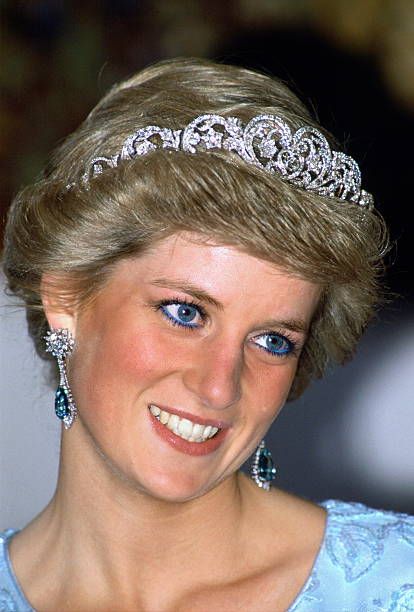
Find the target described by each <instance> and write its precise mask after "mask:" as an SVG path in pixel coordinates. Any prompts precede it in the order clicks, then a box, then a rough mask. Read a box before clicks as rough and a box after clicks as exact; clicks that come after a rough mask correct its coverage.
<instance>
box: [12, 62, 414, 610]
mask: <svg viewBox="0 0 414 612" xmlns="http://www.w3.org/2000/svg"><path fill="white" fill-rule="evenodd" d="M385 235H386V233H385V230H384V226H383V223H382V221H381V219H380V217H379V216H378V215H377V214H376V213H375V211H374V209H373V206H372V197H371V196H370V194H368V193H367V192H365V191H364V190H363V189H361V185H360V175H359V169H358V166H357V165H356V163H355V162H354V160H352V159H351V158H350V157H347V156H345V155H343V154H342V153H338V152H337V145H336V144H335V143H334V142H333V140H332V138H331V137H330V136H329V135H328V134H326V132H325V131H323V130H322V128H320V127H319V126H317V124H316V123H315V121H314V120H313V119H312V118H311V117H310V116H309V114H308V113H307V111H306V110H305V109H304V108H303V106H302V104H301V103H300V102H299V101H298V100H297V99H296V97H295V96H294V95H293V94H292V93H291V92H290V91H289V90H288V89H287V88H286V87H285V86H284V85H282V84H281V83H280V82H278V81H276V80H273V79H270V78H269V77H267V76H263V75H260V74H257V73H255V72H252V71H248V70H244V69H241V68H235V67H231V66H222V65H216V64H214V63H211V62H208V61H204V60H174V61H169V62H164V63H160V64H158V65H155V66H153V67H150V68H148V69H146V70H144V71H143V72H141V73H138V74H137V75H135V76H134V77H132V78H131V79H129V80H128V81H125V82H124V83H122V84H120V85H118V86H116V87H114V88H113V89H112V90H111V91H110V92H109V93H108V95H107V96H106V97H104V98H103V100H102V101H101V102H100V103H99V104H98V106H97V107H96V108H95V109H94V110H93V111H92V113H91V114H90V115H89V116H88V118H87V119H86V121H85V122H84V124H83V125H81V126H80V128H79V129H78V130H77V131H76V132H75V133H74V134H72V135H71V136H70V137H69V138H68V139H67V140H66V142H65V143H64V144H63V145H62V146H61V147H60V149H59V150H58V151H57V153H56V154H55V156H54V158H53V160H52V163H51V166H50V168H49V169H48V173H47V175H46V176H45V178H43V179H42V180H40V181H39V182H38V184H36V185H34V186H31V187H28V188H27V189H25V190H23V191H22V193H21V194H19V195H18V196H17V198H16V200H15V202H14V203H13V206H12V208H11V211H10V215H9V220H8V227H7V232H6V248H5V260H4V262H5V263H4V268H5V272H6V275H7V278H8V284H9V288H10V290H11V291H13V292H14V293H15V294H16V295H17V296H19V297H20V298H22V299H23V300H24V301H25V303H26V307H27V316H28V322H29V330H30V333H31V335H32V337H33V339H34V342H35V344H36V347H37V349H38V351H39V353H40V355H41V356H43V357H45V356H48V357H52V358H56V359H57V364H58V370H59V383H58V389H57V392H56V397H55V411H56V414H57V416H58V417H59V418H60V419H61V420H62V421H63V424H64V430H63V436H62V446H61V463H60V470H59V478H58V485H57V489H56V493H55V495H54V497H53V499H52V500H51V502H50V503H49V505H48V506H47V507H46V508H45V509H44V510H43V512H42V513H41V514H40V515H39V516H37V517H36V518H35V519H34V520H33V521H32V522H31V523H30V524H29V525H28V526H27V527H26V528H25V529H23V530H22V531H20V532H14V531H12V530H9V531H8V532H5V533H4V534H3V538H2V549H1V551H2V552H1V555H0V559H1V561H0V567H1V568H2V570H1V572H0V575H1V578H0V589H2V591H1V592H2V595H3V601H4V602H6V603H3V608H2V609H4V610H15V609H17V610H19V611H22V610H24V611H26V610H33V609H35V610H37V611H38V612H52V611H54V612H56V611H57V610H59V612H69V611H70V612H74V611H75V610H76V611H82V612H87V611H94V612H96V611H112V612H113V611H116V612H126V611H128V612H129V611H132V610H134V611H135V610H137V611H142V612H164V611H165V612H167V611H168V612H173V611H177V612H189V611H191V612H197V611H207V610H208V611H209V612H221V611H226V612H231V611H233V610H234V611H235V610H246V611H249V612H250V611H252V612H253V611H257V612H267V611H272V612H276V611H285V610H290V611H291V612H292V611H295V612H304V611H309V610H315V611H316V610H317V611H318V612H320V611H326V612H335V611H336V610H341V611H343V610H345V609H347V610H348V609H349V610H352V611H355V610H357V609H367V610H370V611H371V610H372V611H374V610H375V611H377V612H378V611H379V610H410V609H414V573H413V569H412V568H413V567H414V522H413V519H411V518H409V517H406V516H403V515H397V514H392V513H386V512H380V511H376V510H371V509H368V508H366V507H364V506H362V505H359V504H348V503H341V502H325V503H323V504H321V505H317V504H313V503H311V502H308V501H304V500H302V499H299V498H297V497H294V496H292V495H290V494H287V493H284V492H282V491H280V490H278V489H276V488H272V489H270V486H269V485H270V482H271V481H272V479H273V478H274V469H273V466H272V462H271V458H270V455H269V453H268V451H267V449H266V447H265V445H264V442H263V443H262V439H263V437H264V436H265V434H266V431H267V430H268V428H269V427H270V425H271V423H272V421H273V420H274V419H275V418H276V416H277V415H278V413H279V412H280V410H281V409H282V406H283V404H284V403H285V401H286V400H288V399H292V398H295V397H298V396H299V395H300V394H301V393H302V391H303V390H304V389H305V387H306V385H307V384H308V382H309V381H310V380H311V379H312V378H314V377H316V376H321V375H322V374H323V371H324V369H325V366H326V364H327V363H328V362H329V361H331V360H334V361H337V362H343V361H344V360H345V359H346V358H347V357H349V356H350V355H351V354H352V352H353V350H354V347H355V343H356V342H357V340H358V338H359V337H360V335H361V333H362V331H363V330H364V328H365V327H366V324H367V322H368V320H369V318H370V316H371V314H372V311H373V308H374V306H375V304H376V302H377V300H378V287H377V279H378V276H379V273H380V272H381V263H380V262H381V255H382V253H383V251H384V248H385V245H384V242H385V238H384V237H385ZM255 449H257V450H255ZM252 453H255V455H254V461H253V470H252V479H249V478H247V477H246V476H244V475H243V474H242V473H241V472H239V471H238V469H239V467H240V466H241V464H242V463H243V462H245V461H246V460H247V458H248V457H249V455H251V454H252ZM13 606H14V607H13ZM410 606H411V607H410Z"/></svg>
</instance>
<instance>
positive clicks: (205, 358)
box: [184, 341, 243, 410]
mask: <svg viewBox="0 0 414 612" xmlns="http://www.w3.org/2000/svg"><path fill="white" fill-rule="evenodd" d="M242 368H243V349H242V348H241V347H240V346H239V347H234V348H232V349H229V346H228V344H227V343H219V342H217V341H211V342H209V343H207V344H206V345H205V346H204V347H203V350H201V349H200V347H198V351H197V355H194V354H193V355H192V356H191V363H189V365H188V368H187V369H186V370H185V373H184V384H185V386H186V387H187V389H189V390H190V391H191V392H192V393H194V394H195V395H197V397H198V399H199V400H201V402H202V403H203V404H204V405H205V406H207V407H209V408H212V409H216V410H221V409H224V408H229V407H231V406H233V405H234V404H235V403H236V402H237V401H238V400H239V399H240V396H241V374H242Z"/></svg>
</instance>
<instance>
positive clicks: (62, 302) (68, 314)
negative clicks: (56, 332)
mask: <svg viewBox="0 0 414 612" xmlns="http://www.w3.org/2000/svg"><path fill="white" fill-rule="evenodd" d="M69 286H70V285H69V283H68V279H67V278H65V275H62V276H60V275H59V276H57V275H54V274H44V275H43V276H42V280H41V284H40V293H41V296H42V304H43V310H44V313H45V316H46V319H47V321H48V323H49V327H50V328H51V329H60V328H63V329H68V330H69V331H70V332H71V334H72V336H73V337H75V335H76V308H75V306H74V305H73V303H71V301H70V300H69V291H68V288H69ZM72 302H73V300H72Z"/></svg>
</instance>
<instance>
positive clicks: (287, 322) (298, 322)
mask: <svg viewBox="0 0 414 612" xmlns="http://www.w3.org/2000/svg"><path fill="white" fill-rule="evenodd" d="M151 285H156V286H157V287H164V288H167V289H176V290H177V291H182V292H183V293H187V294H188V295H191V296H192V297H194V298H195V299H197V300H200V301H201V302H207V303H209V304H212V305H213V306H215V307H216V308H217V309H218V310H224V306H223V304H222V303H221V302H219V301H218V300H216V298H214V297H213V296H212V295H210V294H209V293H208V292H207V291H206V290H205V289H202V288H201V287H198V286H197V285H194V284H193V283H190V282H188V281H185V280H179V279H178V280H172V279H169V278H155V279H153V280H152V281H151ZM265 328H268V329H272V328H283V329H288V330H290V331H293V332H297V333H301V334H305V335H306V334H307V333H308V331H309V324H308V323H307V322H306V321H304V320H302V319H268V320H267V321H264V322H263V323H262V324H261V325H260V328H257V329H265Z"/></svg>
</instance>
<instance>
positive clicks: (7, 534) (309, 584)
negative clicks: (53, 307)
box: [0, 499, 335, 612]
mask: <svg viewBox="0 0 414 612" xmlns="http://www.w3.org/2000/svg"><path fill="white" fill-rule="evenodd" d="M332 503H335V500H331V499H328V500H325V501H323V502H319V503H318V506H320V507H321V508H324V510H325V511H326V517H325V530H324V533H323V537H322V540H321V544H320V547H319V550H318V552H317V553H316V555H315V558H314V561H313V564H312V568H311V570H310V572H309V575H308V577H307V579H306V580H305V582H304V584H303V586H302V588H301V589H300V591H299V592H298V594H297V595H296V597H295V599H294V600H293V601H292V603H291V604H290V605H289V608H288V609H287V611H286V612H295V610H296V609H297V608H298V606H299V605H300V604H301V603H302V600H303V597H304V596H305V595H306V593H308V592H309V591H310V590H311V589H313V585H314V582H315V579H316V576H317V574H318V570H319V567H320V566H321V565H322V563H323V557H324V554H325V545H326V541H327V537H328V535H329V531H330V523H331V512H330V505H331V504H332ZM19 531H20V529H7V530H6V531H3V533H2V534H0V535H1V536H3V538H4V540H3V541H4V544H3V546H4V561H5V565H6V568H7V571H8V573H9V578H10V579H11V582H12V584H13V586H14V588H15V591H16V593H17V595H18V597H19V598H20V599H21V601H22V603H23V604H24V605H25V606H26V607H27V609H28V612H36V610H35V609H34V608H33V607H32V606H31V604H30V603H29V602H28V600H27V599H26V597H25V595H24V591H23V589H22V588H21V586H20V583H19V580H18V579H17V576H16V574H15V573H14V569H13V565H12V562H11V559H10V555H9V543H10V540H11V538H12V537H13V536H14V535H16V534H17V533H19Z"/></svg>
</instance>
